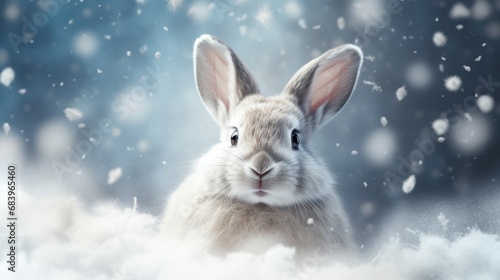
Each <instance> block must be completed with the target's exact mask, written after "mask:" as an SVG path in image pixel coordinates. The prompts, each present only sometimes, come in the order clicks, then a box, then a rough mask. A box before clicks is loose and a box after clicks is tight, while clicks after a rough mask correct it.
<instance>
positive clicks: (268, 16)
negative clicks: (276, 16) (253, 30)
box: [255, 5, 273, 26]
mask: <svg viewBox="0 0 500 280" xmlns="http://www.w3.org/2000/svg"><path fill="white" fill-rule="evenodd" d="M272 19H273V12H272V11H271V10H270V9H269V7H268V6H267V5H264V6H260V7H259V9H258V10H257V13H256V14H255V21H257V23H259V24H260V25H262V26H267V25H268V24H269V23H270V22H271V20H272Z"/></svg>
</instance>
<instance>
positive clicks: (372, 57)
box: [365, 55, 375, 62]
mask: <svg viewBox="0 0 500 280" xmlns="http://www.w3.org/2000/svg"><path fill="white" fill-rule="evenodd" d="M365 59H366V60H369V61H371V62H373V61H374V60H375V57H374V56H372V55H367V56H365Z"/></svg>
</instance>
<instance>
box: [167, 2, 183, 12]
mask: <svg viewBox="0 0 500 280" xmlns="http://www.w3.org/2000/svg"><path fill="white" fill-rule="evenodd" d="M182 2H184V0H168V8H169V9H170V10H171V11H173V12H175V11H177V9H178V8H179V7H180V6H181V5H182Z"/></svg>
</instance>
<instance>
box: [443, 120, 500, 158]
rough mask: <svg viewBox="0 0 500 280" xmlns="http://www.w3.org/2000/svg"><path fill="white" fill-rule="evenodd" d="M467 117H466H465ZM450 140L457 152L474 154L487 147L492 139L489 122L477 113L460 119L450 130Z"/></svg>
mask: <svg viewBox="0 0 500 280" xmlns="http://www.w3.org/2000/svg"><path fill="white" fill-rule="evenodd" d="M466 118H467V117H466ZM450 134H451V135H450V141H451V144H452V145H453V147H454V148H455V149H456V150H457V152H460V153H464V154H475V153H478V152H480V151H482V150H484V149H485V148H487V147H488V145H489V143H490V142H491V139H492V129H491V125H490V123H489V122H488V121H487V120H485V119H483V118H481V117H480V116H479V115H473V116H470V119H469V120H467V121H461V122H460V125H459V126H457V128H456V129H453V130H451V131H450Z"/></svg>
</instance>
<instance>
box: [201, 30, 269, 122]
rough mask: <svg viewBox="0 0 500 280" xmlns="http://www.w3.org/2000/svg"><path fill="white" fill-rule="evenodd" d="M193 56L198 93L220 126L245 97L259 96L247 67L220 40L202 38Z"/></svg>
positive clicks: (207, 37)
mask: <svg viewBox="0 0 500 280" xmlns="http://www.w3.org/2000/svg"><path fill="white" fill-rule="evenodd" d="M193 56H194V75H195V79H196V86H197V88H198V92H199V93H200V96H201V99H202V100H203V103H205V107H206V108H207V109H208V112H209V113H210V114H211V115H212V117H213V118H214V119H215V120H216V121H217V123H219V125H224V124H225V120H226V117H227V116H228V113H229V112H230V111H231V109H232V108H234V107H235V106H236V105H237V104H238V103H239V102H240V101H241V100H242V99H243V98H244V97H245V96H247V95H250V94H255V93H259V89H258V87H257V84H256V83H255V82H254V80H253V78H252V76H251V75H250V73H249V72H248V70H247V68H246V67H245V65H244V64H243V63H242V62H241V61H240V60H239V59H238V57H237V56H236V55H235V54H234V52H233V51H232V50H231V49H230V48H229V47H227V46H226V45H224V43H222V42H221V41H219V40H218V39H217V38H215V37H213V36H210V35H202V36H200V37H199V38H198V39H197V40H196V42H195V43H194V54H193Z"/></svg>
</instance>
